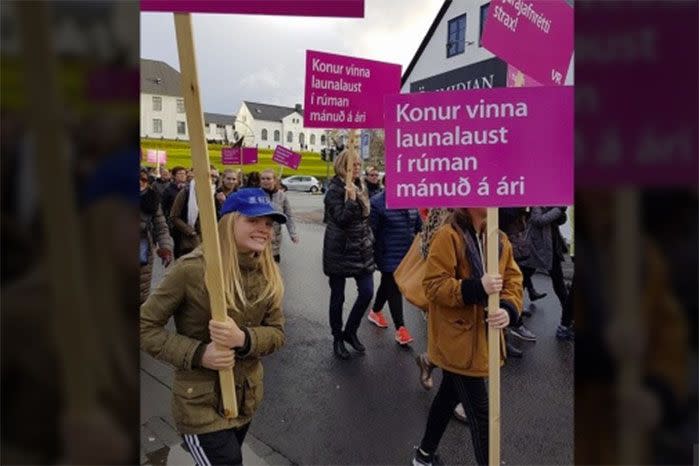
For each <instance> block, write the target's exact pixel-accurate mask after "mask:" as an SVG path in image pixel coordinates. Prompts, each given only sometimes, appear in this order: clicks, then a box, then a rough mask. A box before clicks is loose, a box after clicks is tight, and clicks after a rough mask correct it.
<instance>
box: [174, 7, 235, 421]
mask: <svg viewBox="0 0 699 466" xmlns="http://www.w3.org/2000/svg"><path fill="white" fill-rule="evenodd" d="M174 15H175V32H176V35H177V52H178V55H179V58H180V73H181V74H182V95H183V96H184V103H185V109H186V112H187V125H188V126H189V144H190V147H191V150H192V166H193V168H194V179H195V180H196V185H195V187H196V194H197V204H198V206H199V222H200V224H201V236H202V244H203V249H204V263H205V264H206V272H205V274H204V281H205V283H206V289H207V290H208V292H209V303H210V305H211V316H212V318H213V319H214V320H218V321H221V322H223V321H225V320H226V301H225V295H224V291H223V290H224V287H223V265H222V263H221V245H220V244H219V241H218V230H217V228H216V212H215V210H214V199H213V196H212V195H211V189H210V186H211V178H210V173H209V165H210V164H209V151H208V148H207V145H206V139H205V137H204V118H203V114H202V109H201V93H200V89H199V78H198V75H197V65H196V60H195V55H194V38H193V37H192V17H191V15H190V14H189V13H174ZM241 158H242V157H241ZM218 374H219V380H220V382H221V397H222V400H223V411H224V415H225V417H227V418H235V417H238V406H237V403H236V397H235V383H234V380H233V369H232V368H230V369H225V370H220V371H219V372H218Z"/></svg>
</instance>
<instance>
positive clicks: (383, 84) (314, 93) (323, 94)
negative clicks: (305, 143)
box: [303, 50, 400, 128]
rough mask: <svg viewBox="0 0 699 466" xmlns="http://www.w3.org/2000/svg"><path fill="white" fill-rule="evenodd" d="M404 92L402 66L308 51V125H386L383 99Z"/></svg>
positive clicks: (305, 106)
mask: <svg viewBox="0 0 699 466" xmlns="http://www.w3.org/2000/svg"><path fill="white" fill-rule="evenodd" d="M399 92H400V65H394V64H393V63H384V62H380V61H374V60H365V59H363V58H356V57H347V56H344V55H335V54H332V53H323V52H315V51H313V50H308V51H306V86H305V95H304V119H303V126H304V127H306V128H383V98H384V96H385V95H388V94H398V93H399Z"/></svg>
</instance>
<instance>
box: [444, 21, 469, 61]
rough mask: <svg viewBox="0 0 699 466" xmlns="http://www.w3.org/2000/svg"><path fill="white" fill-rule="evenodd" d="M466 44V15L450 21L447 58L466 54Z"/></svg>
mask: <svg viewBox="0 0 699 466" xmlns="http://www.w3.org/2000/svg"><path fill="white" fill-rule="evenodd" d="M465 44H466V15H461V16H457V17H456V18H454V19H452V20H450V21H449V26H448V32H447V58H449V57H453V56H454V55H459V54H461V53H464V46H465Z"/></svg>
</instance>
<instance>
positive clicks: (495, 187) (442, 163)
mask: <svg viewBox="0 0 699 466" xmlns="http://www.w3.org/2000/svg"><path fill="white" fill-rule="evenodd" d="M385 114H386V174H387V179H388V183H387V185H386V206H387V207H388V208H390V209H404V208H413V207H510V206H512V207H514V206H529V205H571V204H572V203H573V88H572V87H570V86H556V87H528V88H524V87H522V88H499V89H480V90H470V91H450V92H429V93H427V92H425V93H413V94H398V95H391V96H387V97H386V99H385Z"/></svg>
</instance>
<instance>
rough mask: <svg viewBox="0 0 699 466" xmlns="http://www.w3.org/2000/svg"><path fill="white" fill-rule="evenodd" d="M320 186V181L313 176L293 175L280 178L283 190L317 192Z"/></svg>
mask: <svg viewBox="0 0 699 466" xmlns="http://www.w3.org/2000/svg"><path fill="white" fill-rule="evenodd" d="M320 187H321V185H320V181H318V179H317V178H316V177H315V176H304V175H294V176H290V177H288V178H284V179H283V180H282V189H284V190H285V191H286V190H289V191H304V192H311V193H317V192H318V191H320Z"/></svg>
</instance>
